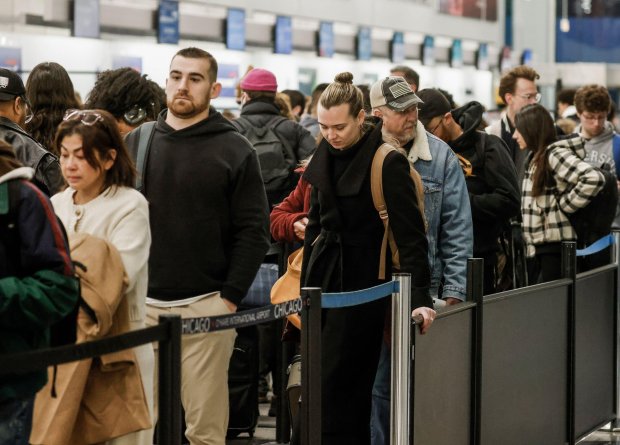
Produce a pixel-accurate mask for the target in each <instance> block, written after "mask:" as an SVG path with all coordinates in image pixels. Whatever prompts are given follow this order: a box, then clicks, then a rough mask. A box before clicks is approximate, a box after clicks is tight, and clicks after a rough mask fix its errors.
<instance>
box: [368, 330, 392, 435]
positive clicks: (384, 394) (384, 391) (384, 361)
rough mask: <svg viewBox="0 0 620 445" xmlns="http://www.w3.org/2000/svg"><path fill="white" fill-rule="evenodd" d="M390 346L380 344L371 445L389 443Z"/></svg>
mask: <svg viewBox="0 0 620 445" xmlns="http://www.w3.org/2000/svg"><path fill="white" fill-rule="evenodd" d="M391 372H392V369H391V363H390V346H389V345H388V344H386V343H385V342H382V344H381V355H380V356H379V366H378V367H377V375H376V376H375V383H374V385H373V387H372V411H371V413H370V443H371V445H389V443H390V381H391Z"/></svg>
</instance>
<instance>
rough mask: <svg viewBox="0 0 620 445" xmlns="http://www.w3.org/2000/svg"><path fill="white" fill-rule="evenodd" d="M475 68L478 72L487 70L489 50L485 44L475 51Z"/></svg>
mask: <svg viewBox="0 0 620 445" xmlns="http://www.w3.org/2000/svg"><path fill="white" fill-rule="evenodd" d="M476 68H478V69H479V70H488V69H489V49H488V47H487V44H486V43H481V44H480V46H479V47H478V51H476Z"/></svg>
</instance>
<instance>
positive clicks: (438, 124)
mask: <svg viewBox="0 0 620 445" xmlns="http://www.w3.org/2000/svg"><path fill="white" fill-rule="evenodd" d="M442 122H443V116H441V119H439V122H437V125H435V126H434V127H433V129H432V130H428V132H429V133H430V134H432V135H433V136H434V135H435V131H437V129H438V128H439V126H440V125H441V123H442Z"/></svg>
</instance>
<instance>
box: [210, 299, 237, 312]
mask: <svg viewBox="0 0 620 445" xmlns="http://www.w3.org/2000/svg"><path fill="white" fill-rule="evenodd" d="M213 299H214V300H216V306H217V307H216V308H215V313H214V314H213V315H228V314H234V312H233V311H231V310H230V308H229V307H228V305H227V304H226V302H225V301H224V299H223V298H222V297H220V296H219V295H215V296H214V297H213Z"/></svg>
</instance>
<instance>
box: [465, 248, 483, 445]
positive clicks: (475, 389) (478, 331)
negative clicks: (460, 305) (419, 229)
mask: <svg viewBox="0 0 620 445" xmlns="http://www.w3.org/2000/svg"><path fill="white" fill-rule="evenodd" d="M467 301H474V302H475V303H476V310H475V312H474V320H473V323H474V326H473V328H474V338H473V342H472V349H473V350H472V375H473V379H472V387H471V428H470V431H471V443H472V444H474V445H479V444H480V428H481V425H482V412H481V400H482V320H483V317H482V314H483V308H484V303H483V301H484V260H483V259H482V258H469V259H468V260H467Z"/></svg>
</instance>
